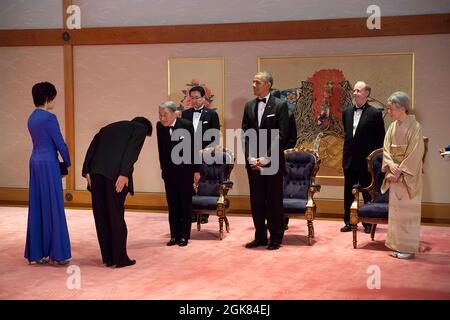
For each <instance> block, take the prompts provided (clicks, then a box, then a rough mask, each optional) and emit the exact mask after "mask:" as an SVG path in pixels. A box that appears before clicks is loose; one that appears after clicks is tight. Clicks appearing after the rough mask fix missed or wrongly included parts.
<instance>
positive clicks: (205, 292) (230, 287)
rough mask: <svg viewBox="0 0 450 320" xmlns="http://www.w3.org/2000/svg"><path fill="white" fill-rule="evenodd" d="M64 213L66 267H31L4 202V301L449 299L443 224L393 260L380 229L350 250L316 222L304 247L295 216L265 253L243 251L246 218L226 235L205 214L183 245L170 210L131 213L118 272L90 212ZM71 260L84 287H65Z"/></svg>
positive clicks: (347, 237)
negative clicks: (106, 259) (104, 253)
mask: <svg viewBox="0 0 450 320" xmlns="http://www.w3.org/2000/svg"><path fill="white" fill-rule="evenodd" d="M66 213H67V218H68V225H69V233H70V237H71V244H72V256H73V258H72V262H71V265H70V266H71V267H70V268H69V269H68V267H67V266H53V265H28V264H27V261H26V260H25V259H24V258H23V252H24V242H25V233H26V224H27V208H13V207H0V217H1V219H0V259H1V263H0V299H157V300H159V299H163V300H166V299H169V300H170V299H182V300H183V299H191V300H197V299H206V300H217V299H219V300H221V299H231V300H237V299H256V300H260V299H271V300H278V299H284V300H287V299H382V300H389V299H450V267H449V266H450V228H447V227H430V226H422V227H421V252H420V253H419V254H417V256H416V259H414V260H399V259H395V258H392V257H390V256H389V252H390V251H389V250H388V249H387V248H385V246H384V239H385V236H386V227H387V226H385V225H384V226H382V225H380V226H378V228H377V234H376V241H373V242H372V241H370V236H369V235H367V234H364V233H363V232H362V231H359V232H358V240H359V242H358V249H356V250H355V249H353V247H352V235H351V233H341V232H339V228H340V227H341V225H342V223H341V222H339V221H326V220H316V221H315V222H314V226H315V233H316V238H315V241H314V242H313V245H312V246H308V245H307V244H306V235H307V228H306V223H305V221H303V220H292V219H291V222H290V226H289V230H288V231H287V232H286V234H285V239H284V242H283V246H282V247H281V249H280V250H276V251H268V250H266V249H265V248H264V247H260V248H258V249H246V248H244V244H245V243H246V242H248V241H250V240H252V238H253V226H252V220H251V218H250V217H233V216H232V217H230V218H229V220H230V227H231V230H230V233H229V234H227V235H226V237H225V239H224V240H222V241H220V240H218V223H217V221H216V219H215V218H214V217H210V222H209V223H208V224H206V225H203V229H202V231H200V232H198V231H197V230H193V231H192V237H191V241H190V242H189V245H188V246H187V247H179V246H174V247H167V246H166V245H165V243H166V241H167V240H168V238H169V235H168V230H169V224H168V221H167V215H166V214H158V213H144V212H127V213H126V220H127V224H128V255H129V256H130V258H132V259H136V260H137V264H136V265H134V266H131V267H126V268H122V269H114V268H106V267H104V266H103V265H102V264H101V259H100V253H99V248H98V243H97V238H96V234H95V227H94V219H93V216H92V212H91V211H89V210H66ZM360 230H362V227H360ZM74 266H75V267H74ZM76 266H79V270H80V277H79V279H80V281H79V283H80V288H79V289H76V288H74V289H69V288H68V287H67V283H68V282H69V285H70V284H71V283H72V284H73V283H76V282H73V281H72V280H73V279H74V277H75V276H74V274H73V272H74V271H73V269H74V268H76ZM370 266H372V267H370ZM373 266H375V268H376V267H379V270H380V278H379V279H380V286H381V288H380V289H369V288H368V286H367V281H368V279H369V278H371V279H373V278H374V277H375V276H374V275H373V274H372V272H373V271H372V272H371V273H370V274H369V273H367V270H368V268H369V267H370V268H374V267H373ZM369 282H370V281H369ZM69 287H70V286H69Z"/></svg>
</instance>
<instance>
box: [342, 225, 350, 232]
mask: <svg viewBox="0 0 450 320" xmlns="http://www.w3.org/2000/svg"><path fill="white" fill-rule="evenodd" d="M350 231H352V227H351V226H350V225H349V224H346V225H345V226H343V227H342V228H341V232H350Z"/></svg>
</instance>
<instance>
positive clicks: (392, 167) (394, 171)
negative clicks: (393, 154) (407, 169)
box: [389, 163, 402, 179]
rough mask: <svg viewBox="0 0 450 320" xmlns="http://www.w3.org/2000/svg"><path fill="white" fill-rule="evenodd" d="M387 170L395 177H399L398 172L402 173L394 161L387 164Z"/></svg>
mask: <svg viewBox="0 0 450 320" xmlns="http://www.w3.org/2000/svg"><path fill="white" fill-rule="evenodd" d="M389 170H390V171H391V173H392V174H393V175H394V176H395V177H396V178H397V179H398V178H399V177H400V174H401V173H402V170H400V168H399V166H398V164H396V163H394V164H391V165H390V166H389Z"/></svg>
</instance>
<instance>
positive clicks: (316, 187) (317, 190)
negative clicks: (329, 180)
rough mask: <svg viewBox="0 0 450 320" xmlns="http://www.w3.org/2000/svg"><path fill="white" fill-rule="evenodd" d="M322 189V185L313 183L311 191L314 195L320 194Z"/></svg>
mask: <svg viewBox="0 0 450 320" xmlns="http://www.w3.org/2000/svg"><path fill="white" fill-rule="evenodd" d="M321 187H322V186H321V185H320V184H318V183H313V184H311V186H310V190H311V192H312V193H315V192H320V188H321Z"/></svg>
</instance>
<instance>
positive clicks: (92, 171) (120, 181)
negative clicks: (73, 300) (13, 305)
mask: <svg viewBox="0 0 450 320" xmlns="http://www.w3.org/2000/svg"><path fill="white" fill-rule="evenodd" d="M151 134H152V124H151V122H150V121H149V120H148V119H146V118H143V117H136V118H134V119H133V120H131V121H119V122H114V123H111V124H109V125H107V126H106V127H103V128H102V129H101V130H100V131H99V132H98V133H97V134H96V135H95V137H94V139H93V140H92V142H91V144H90V146H89V149H88V151H87V153H86V157H85V159H84V163H83V171H82V174H83V177H85V178H86V180H87V183H88V190H90V191H91V196H92V210H93V212H94V219H95V227H96V230H97V237H98V242H99V244H100V251H101V254H102V259H103V263H105V264H106V266H107V267H111V266H114V265H115V266H116V268H121V267H126V266H130V265H133V264H135V263H136V260H131V259H130V258H129V257H128V255H127V225H126V223H125V219H124V213H125V206H124V203H125V198H126V196H127V194H128V192H130V193H131V195H133V194H134V189H133V170H134V163H135V162H136V161H137V159H138V157H139V153H140V152H141V149H142V146H143V145H144V141H145V137H146V136H151Z"/></svg>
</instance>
